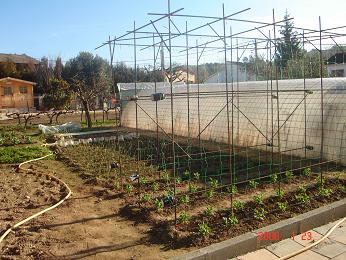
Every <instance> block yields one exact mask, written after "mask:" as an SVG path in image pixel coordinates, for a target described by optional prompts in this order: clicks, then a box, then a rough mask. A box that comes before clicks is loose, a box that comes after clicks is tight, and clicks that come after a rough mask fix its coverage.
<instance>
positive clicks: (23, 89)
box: [19, 86, 28, 94]
mask: <svg viewBox="0 0 346 260" xmlns="http://www.w3.org/2000/svg"><path fill="white" fill-rule="evenodd" d="M19 92H20V94H28V87H27V86H20V87H19Z"/></svg>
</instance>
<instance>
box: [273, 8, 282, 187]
mask: <svg viewBox="0 0 346 260" xmlns="http://www.w3.org/2000/svg"><path fill="white" fill-rule="evenodd" d="M273 30H274V41H275V47H274V49H275V54H276V52H277V41H276V27H275V12H274V9H273ZM275 82H276V115H277V127H278V131H277V135H278V155H279V157H280V160H279V173H280V175H279V176H278V177H279V191H281V166H282V155H281V144H280V102H279V99H280V98H279V81H278V67H277V66H276V64H275Z"/></svg>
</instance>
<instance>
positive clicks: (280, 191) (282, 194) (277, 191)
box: [276, 189, 285, 199]
mask: <svg viewBox="0 0 346 260" xmlns="http://www.w3.org/2000/svg"><path fill="white" fill-rule="evenodd" d="M276 196H277V197H278V198H279V199H282V198H283V197H284V196H285V192H284V191H283V190H282V189H280V190H276Z"/></svg>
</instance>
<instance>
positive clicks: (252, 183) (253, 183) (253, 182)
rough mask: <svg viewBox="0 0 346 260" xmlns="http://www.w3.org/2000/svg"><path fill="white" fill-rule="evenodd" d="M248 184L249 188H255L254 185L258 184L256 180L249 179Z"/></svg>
mask: <svg viewBox="0 0 346 260" xmlns="http://www.w3.org/2000/svg"><path fill="white" fill-rule="evenodd" d="M249 186H250V188H253V189H256V187H257V186H258V182H257V181H255V180H251V181H249Z"/></svg>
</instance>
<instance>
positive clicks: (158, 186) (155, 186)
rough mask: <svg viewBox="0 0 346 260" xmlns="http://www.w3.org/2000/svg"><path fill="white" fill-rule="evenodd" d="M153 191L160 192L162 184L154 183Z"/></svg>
mask: <svg viewBox="0 0 346 260" xmlns="http://www.w3.org/2000/svg"><path fill="white" fill-rule="evenodd" d="M151 187H152V189H153V191H154V192H155V191H158V190H159V189H160V184H158V183H157V182H154V183H153V184H152V185H151Z"/></svg>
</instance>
